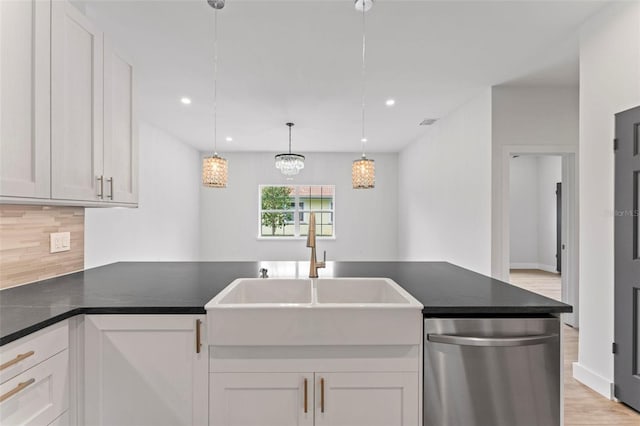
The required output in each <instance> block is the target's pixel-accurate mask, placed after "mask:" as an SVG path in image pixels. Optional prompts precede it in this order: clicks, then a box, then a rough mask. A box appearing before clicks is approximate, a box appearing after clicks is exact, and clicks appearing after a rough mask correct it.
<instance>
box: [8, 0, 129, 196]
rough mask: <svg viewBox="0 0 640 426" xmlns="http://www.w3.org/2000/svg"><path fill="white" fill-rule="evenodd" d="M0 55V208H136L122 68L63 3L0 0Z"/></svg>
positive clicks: (120, 59)
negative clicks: (21, 204)
mask: <svg viewBox="0 0 640 426" xmlns="http://www.w3.org/2000/svg"><path fill="white" fill-rule="evenodd" d="M0 48H1V56H0V98H1V101H0V202H2V203H7V202H9V203H15V202H16V201H17V202H20V201H23V202H30V203H41V204H58V205H59V204H62V205H64V204H73V205H86V206H95V205H109V204H112V203H113V204H119V205H135V204H137V202H138V144H137V130H138V129H137V122H136V118H135V108H134V95H133V93H134V80H133V75H134V73H133V66H132V65H131V61H128V60H126V59H125V57H124V56H123V55H122V54H121V52H119V51H118V50H117V49H115V48H114V47H113V46H112V45H111V43H110V42H109V41H108V40H105V37H104V35H103V33H102V31H101V30H100V29H99V28H98V27H97V26H96V25H94V24H93V23H92V22H91V21H90V20H89V18H87V17H86V16H85V15H83V14H82V12H80V11H79V10H78V9H76V8H75V7H74V6H72V5H71V3H69V2H68V1H66V0H55V1H51V0H24V1H1V2H0ZM16 199H17V200H16Z"/></svg>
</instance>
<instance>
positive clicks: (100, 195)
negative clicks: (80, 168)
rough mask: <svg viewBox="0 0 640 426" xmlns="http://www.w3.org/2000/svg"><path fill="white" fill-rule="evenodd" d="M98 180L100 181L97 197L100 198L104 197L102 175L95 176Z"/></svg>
mask: <svg viewBox="0 0 640 426" xmlns="http://www.w3.org/2000/svg"><path fill="white" fill-rule="evenodd" d="M96 179H97V180H98V182H100V192H98V198H100V199H101V200H102V199H104V176H99V177H97V178H96Z"/></svg>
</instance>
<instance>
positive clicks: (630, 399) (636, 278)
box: [614, 107, 640, 410]
mask: <svg viewBox="0 0 640 426" xmlns="http://www.w3.org/2000/svg"><path fill="white" fill-rule="evenodd" d="M615 176H616V181H615V341H616V348H615V351H614V352H615V363H614V367H615V392H614V393H615V396H616V398H618V399H619V400H620V401H622V402H624V403H625V404H627V405H630V406H631V407H633V408H635V409H636V410H640V350H639V349H640V348H639V347H638V346H639V345H640V226H639V225H640V224H639V223H638V220H639V217H638V216H639V215H638V208H639V206H638V202H639V201H640V107H637V108H634V109H630V110H627V111H624V112H621V113H619V114H616V172H615Z"/></svg>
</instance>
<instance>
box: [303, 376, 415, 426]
mask: <svg viewBox="0 0 640 426" xmlns="http://www.w3.org/2000/svg"><path fill="white" fill-rule="evenodd" d="M315 377H316V383H315V387H316V404H315V409H316V417H315V418H316V422H315V425H316V426H324V425H326V426H329V425H331V426H407V425H417V424H419V411H418V410H419V408H418V405H419V401H418V399H419V378H418V375H417V374H416V373H415V372H412V373H403V372H373V373H370V372H357V373H348V372H345V373H342V372H341V373H316V374H315ZM322 388H324V398H323V395H322V393H323V389H322Z"/></svg>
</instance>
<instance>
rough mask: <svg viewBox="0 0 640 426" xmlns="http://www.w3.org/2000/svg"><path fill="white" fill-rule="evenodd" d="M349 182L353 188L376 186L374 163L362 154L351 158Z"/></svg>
mask: <svg viewBox="0 0 640 426" xmlns="http://www.w3.org/2000/svg"><path fill="white" fill-rule="evenodd" d="M351 182H352V184H353V189H370V188H375V186H376V164H375V161H374V160H371V159H369V158H367V157H365V156H364V155H363V156H362V158H360V159H358V160H353V165H352V166H351Z"/></svg>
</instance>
